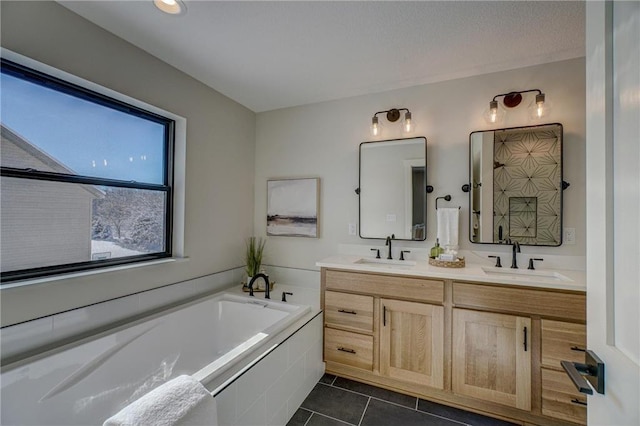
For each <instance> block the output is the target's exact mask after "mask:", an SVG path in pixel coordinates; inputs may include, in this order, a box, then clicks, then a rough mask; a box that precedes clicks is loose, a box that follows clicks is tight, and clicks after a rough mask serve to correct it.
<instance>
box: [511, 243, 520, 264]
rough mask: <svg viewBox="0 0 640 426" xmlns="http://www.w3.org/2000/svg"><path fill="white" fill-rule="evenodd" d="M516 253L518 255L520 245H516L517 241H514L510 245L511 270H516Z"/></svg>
mask: <svg viewBox="0 0 640 426" xmlns="http://www.w3.org/2000/svg"><path fill="white" fill-rule="evenodd" d="M516 253H520V243H518V242H517V241H514V242H513V243H512V244H511V255H512V256H513V257H512V258H511V269H518V262H517V254H516Z"/></svg>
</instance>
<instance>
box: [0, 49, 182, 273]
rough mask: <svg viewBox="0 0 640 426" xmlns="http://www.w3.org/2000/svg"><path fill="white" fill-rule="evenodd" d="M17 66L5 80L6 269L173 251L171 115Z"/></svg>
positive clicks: (6, 69) (1, 88) (7, 70)
mask: <svg viewBox="0 0 640 426" xmlns="http://www.w3.org/2000/svg"><path fill="white" fill-rule="evenodd" d="M9 65H10V64H9ZM9 65H7V64H6V63H5V62H4V61H3V68H2V80H1V82H0V83H1V85H0V97H1V108H2V116H1V130H2V146H1V149H2V157H1V163H2V164H1V165H2V174H3V176H2V180H1V185H2V187H1V188H0V191H1V197H2V199H1V204H0V206H1V216H0V221H1V225H2V229H1V231H2V244H1V247H2V253H1V263H2V272H3V273H4V272H7V271H19V270H29V269H33V268H42V267H55V266H57V265H70V264H75V263H82V262H90V261H101V260H106V259H114V258H121V257H128V256H139V255H146V254H150V253H166V252H168V251H169V248H168V247H167V242H166V241H165V239H166V238H165V236H166V227H167V214H168V213H167V212H168V211H169V210H168V203H170V200H168V199H167V197H168V194H169V187H168V183H167V181H168V177H167V176H169V171H168V170H167V169H166V168H167V164H168V163H169V162H168V161H167V152H166V151H167V146H168V145H167V143H166V140H167V134H168V131H167V129H168V126H169V124H168V123H169V120H166V119H164V120H163V119H161V118H160V119H158V118H156V117H155V116H152V115H151V114H148V116H146V115H145V113H144V112H143V113H140V112H138V111H135V114H134V113H133V112H131V110H125V109H123V108H121V107H120V106H119V105H117V104H116V103H115V102H114V105H115V107H114V105H109V100H108V99H107V100H106V101H105V99H104V98H99V97H97V96H96V97H95V98H94V97H92V96H87V95H86V94H81V95H80V96H78V95H77V94H76V95H75V96H74V95H71V94H68V93H65V92H69V90H64V91H61V90H60V88H59V87H56V86H55V85H53V86H52V85H46V86H45V85H43V84H40V82H33V81H31V80H30V79H29V78H25V77H24V76H23V75H22V74H20V73H18V72H15V70H14V69H13V68H11V67H10V66H9ZM71 93H73V91H71Z"/></svg>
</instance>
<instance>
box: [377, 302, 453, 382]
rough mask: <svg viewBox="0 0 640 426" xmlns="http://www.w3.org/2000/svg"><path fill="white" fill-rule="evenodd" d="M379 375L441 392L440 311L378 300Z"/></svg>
mask: <svg viewBox="0 0 640 426" xmlns="http://www.w3.org/2000/svg"><path fill="white" fill-rule="evenodd" d="M380 306H381V308H380V309H381V310H382V312H381V313H380V318H381V319H380V321H381V322H382V324H381V327H380V373H381V374H383V375H385V376H388V377H391V378H394V379H398V380H402V381H406V382H412V383H418V384H421V385H427V386H431V387H434V388H438V389H442V388H443V381H444V380H443V379H444V378H443V375H444V373H443V372H444V357H443V349H444V308H443V307H442V306H434V305H428V304H425V303H416V302H404V301H400V300H391V299H381V300H380Z"/></svg>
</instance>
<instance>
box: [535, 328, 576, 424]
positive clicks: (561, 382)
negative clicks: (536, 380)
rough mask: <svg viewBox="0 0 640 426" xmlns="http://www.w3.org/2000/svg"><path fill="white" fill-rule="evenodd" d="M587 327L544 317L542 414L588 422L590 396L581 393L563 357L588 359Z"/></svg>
mask: <svg viewBox="0 0 640 426" xmlns="http://www.w3.org/2000/svg"><path fill="white" fill-rule="evenodd" d="M586 343H587V330H586V326H585V325H584V324H575V323H570V322H564V321H552V320H545V319H543V320H542V356H541V359H542V362H541V367H542V368H541V373H542V414H544V415H545V416H549V417H554V418H557V419H562V420H568V421H571V422H575V423H580V424H586V423H587V398H586V396H585V395H583V394H581V393H579V392H578V391H577V390H576V388H575V386H573V383H572V382H571V380H570V379H569V377H568V376H567V375H566V374H565V372H564V371H563V370H562V367H561V366H560V361H562V360H566V361H573V362H582V363H583V362H584V350H585V348H586Z"/></svg>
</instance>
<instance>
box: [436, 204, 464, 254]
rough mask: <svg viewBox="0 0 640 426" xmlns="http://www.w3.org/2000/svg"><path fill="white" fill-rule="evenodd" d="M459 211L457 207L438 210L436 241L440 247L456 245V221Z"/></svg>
mask: <svg viewBox="0 0 640 426" xmlns="http://www.w3.org/2000/svg"><path fill="white" fill-rule="evenodd" d="M459 216H460V209H458V208H457V207H455V208H454V207H444V208H443V207H439V208H438V239H439V240H440V247H446V246H457V245H458V221H459Z"/></svg>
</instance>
